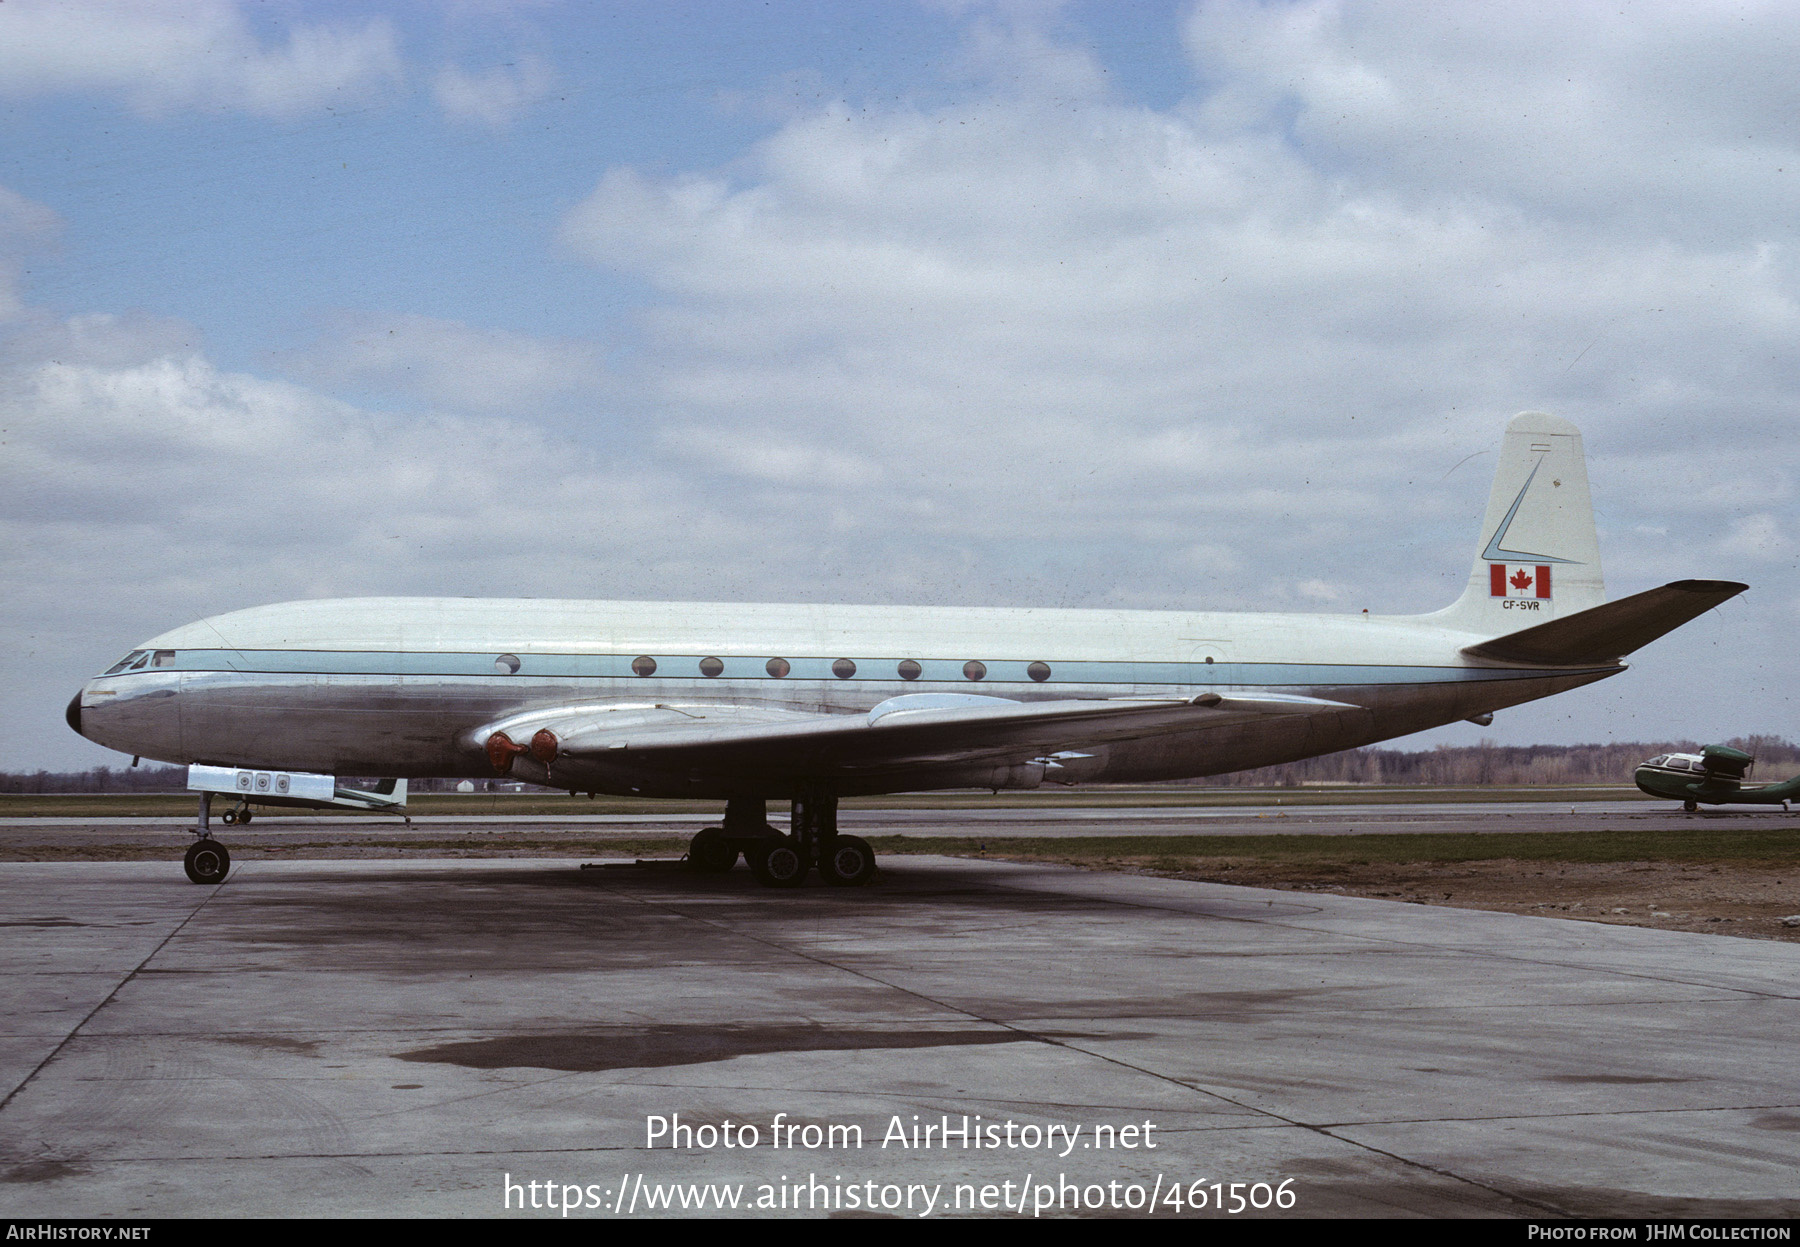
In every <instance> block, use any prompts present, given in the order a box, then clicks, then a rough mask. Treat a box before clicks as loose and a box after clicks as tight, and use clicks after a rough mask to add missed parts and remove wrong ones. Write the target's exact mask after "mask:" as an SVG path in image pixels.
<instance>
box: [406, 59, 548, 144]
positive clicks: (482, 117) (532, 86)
mask: <svg viewBox="0 0 1800 1247" xmlns="http://www.w3.org/2000/svg"><path fill="white" fill-rule="evenodd" d="M555 84H556V74H555V72H554V71H552V70H551V68H550V66H549V65H547V64H545V63H544V62H543V61H542V60H539V59H538V58H537V57H534V56H528V55H521V56H519V57H518V58H516V59H515V60H514V61H513V62H512V63H511V64H507V65H495V66H491V67H490V68H487V69H480V70H468V69H464V68H462V67H461V66H459V65H447V66H445V67H444V68H443V69H442V70H440V71H439V72H438V75H437V78H436V80H435V81H433V83H432V87H431V93H432V96H433V98H435V99H436V100H437V102H438V106H439V107H441V108H442V109H443V110H444V112H445V114H446V115H448V116H449V117H450V118H452V119H453V120H455V121H461V122H468V123H472V124H475V125H482V126H486V127H487V128H488V129H490V130H503V129H505V128H506V127H507V126H509V125H511V124H512V123H513V122H514V121H517V120H518V119H519V118H520V117H521V116H523V115H524V114H525V112H526V111H527V110H528V109H529V108H530V107H531V106H532V105H533V104H535V103H536V102H537V101H538V100H540V99H542V98H543V97H544V96H545V95H547V94H548V93H549V92H550V89H551V87H553V86H554V85H555Z"/></svg>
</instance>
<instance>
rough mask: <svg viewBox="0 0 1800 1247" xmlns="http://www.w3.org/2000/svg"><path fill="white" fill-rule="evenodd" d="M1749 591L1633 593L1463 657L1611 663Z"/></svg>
mask: <svg viewBox="0 0 1800 1247" xmlns="http://www.w3.org/2000/svg"><path fill="white" fill-rule="evenodd" d="M1749 587H1750V586H1749V585H1741V584H1738V583H1737V582H1736V581H1734V580H1677V581H1675V582H1674V583H1673V584H1666V585H1664V586H1662V588H1660V589H1650V590H1647V591H1645V592H1643V593H1634V594H1632V595H1631V596H1630V597H1628V598H1620V599H1619V600H1618V601H1617V602H1608V603H1606V604H1605V605H1604V606H1595V607H1590V608H1589V609H1587V610H1584V611H1581V612H1580V613H1579V614H1575V615H1568V616H1565V617H1564V618H1562V619H1553V620H1551V621H1550V622H1549V623H1543V624H1538V625H1537V626H1536V627H1535V628H1526V629H1525V630H1524V631H1522V632H1513V633H1509V634H1508V635H1506V636H1502V637H1495V638H1494V639H1493V640H1491V641H1483V642H1482V643H1481V644H1479V645H1471V646H1468V647H1467V648H1465V649H1464V650H1463V653H1464V654H1467V655H1468V656H1469V657H1470V658H1487V659H1492V660H1493V661H1495V662H1508V663H1515V662H1526V663H1538V664H1541V665H1543V666H1546V667H1578V666H1588V665H1591V664H1595V663H1607V662H1613V661H1615V660H1617V659H1619V658H1623V657H1624V656H1625V655H1626V654H1629V653H1631V652H1632V651H1633V650H1635V649H1639V648H1641V647H1643V646H1645V645H1648V644H1650V642H1652V641H1654V640H1655V639H1656V638H1657V637H1659V636H1661V635H1663V633H1665V632H1673V631H1674V630H1675V629H1676V628H1679V627H1680V626H1681V625H1682V624H1684V623H1686V622H1688V620H1690V619H1693V618H1695V617H1696V616H1699V615H1703V614H1705V613H1706V612H1707V611H1709V610H1711V609H1712V608H1713V607H1715V606H1717V605H1718V604H1719V603H1721V602H1723V601H1726V600H1727V599H1730V598H1734V597H1736V596H1737V595H1738V594H1740V593H1742V592H1743V591H1744V590H1745V589H1747V588H1749Z"/></svg>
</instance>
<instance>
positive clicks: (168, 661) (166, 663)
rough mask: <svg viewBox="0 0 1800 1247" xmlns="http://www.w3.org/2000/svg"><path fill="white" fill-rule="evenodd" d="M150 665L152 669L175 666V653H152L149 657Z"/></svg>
mask: <svg viewBox="0 0 1800 1247" xmlns="http://www.w3.org/2000/svg"><path fill="white" fill-rule="evenodd" d="M150 665H151V666H152V667H172V666H174V665H175V651H174V650H172V649H159V650H157V651H156V653H154V654H152V655H151V656H150Z"/></svg>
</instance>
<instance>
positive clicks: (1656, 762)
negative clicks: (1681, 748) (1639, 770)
mask: <svg viewBox="0 0 1800 1247" xmlns="http://www.w3.org/2000/svg"><path fill="white" fill-rule="evenodd" d="M1668 760H1669V755H1668V754H1666V753H1659V754H1657V755H1656V756H1655V757H1654V758H1651V759H1650V760H1649V761H1648V762H1646V763H1644V765H1645V766H1661V765H1662V764H1663V763H1665V762H1667V761H1668Z"/></svg>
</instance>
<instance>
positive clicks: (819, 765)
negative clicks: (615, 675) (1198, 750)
mask: <svg viewBox="0 0 1800 1247" xmlns="http://www.w3.org/2000/svg"><path fill="white" fill-rule="evenodd" d="M1344 713H1357V714H1365V713H1367V711H1365V710H1364V709H1363V707H1360V706H1356V705H1351V704H1349V703H1346V702H1336V701H1326V700H1323V699H1321V698H1316V697H1300V696H1293V695H1286V694H1266V693H1265V694H1257V695H1255V696H1246V697H1226V696H1222V695H1220V694H1217V693H1206V694H1202V695H1200V696H1198V697H1192V698H1108V699H1093V700H1061V701H1033V702H1021V701H1014V700H1012V699H1010V698H1005V697H987V696H980V695H976V694H968V693H912V694H906V695H903V696H899V697H893V698H889V699H888V700H887V701H884V702H882V703H880V704H879V705H877V706H875V707H874V708H873V709H871V710H868V711H865V712H858V713H849V714H810V713H804V712H797V711H783V710H773V709H768V708H764V707H745V706H732V705H709V704H698V705H674V704H657V705H644V704H641V703H640V704H636V705H617V706H600V707H585V708H583V707H567V708H564V709H560V710H552V711H538V712H532V713H527V714H523V715H518V716H514V717H513V718H511V719H508V720H505V721H502V722H500V723H496V724H494V725H492V726H491V727H490V728H484V729H482V732H483V733H485V734H486V736H485V739H486V740H492V739H493V737H494V735H495V734H504V735H505V736H506V738H507V740H508V741H509V742H518V744H517V745H515V746H514V748H515V749H518V751H519V752H526V751H527V750H526V749H525V748H524V742H525V741H526V740H527V739H529V740H530V741H531V742H532V744H531V746H530V748H529V752H530V753H531V755H532V756H533V757H534V758H536V759H537V760H538V761H539V762H543V763H546V764H547V765H549V766H550V769H551V773H552V776H553V777H554V776H557V775H565V774H567V773H568V772H569V770H570V768H571V767H572V768H574V769H576V770H580V769H586V768H588V767H600V768H603V769H610V768H612V767H622V766H632V767H644V768H648V769H652V770H685V769H687V768H688V767H690V766H697V765H704V766H705V767H707V768H708V769H709V770H717V769H725V770H738V769H745V770H749V769H754V770H774V771H786V770H789V769H793V768H797V767H804V768H805V769H806V770H807V771H809V772H811V773H817V772H818V771H819V770H821V769H824V770H837V771H840V772H871V771H891V770H906V769H913V768H918V767H924V766H946V765H960V764H969V765H979V764H983V763H995V764H1000V763H1011V762H1029V761H1032V760H1034V759H1037V758H1038V757H1039V755H1042V754H1045V753H1050V752H1054V751H1057V750H1073V749H1082V748H1088V747H1095V746H1104V745H1106V744H1110V743H1113V742H1116V741H1124V740H1138V739H1143V738H1145V737H1150V736H1158V735H1162V734H1165V733H1172V732H1183V733H1190V732H1193V731H1195V730H1197V729H1199V730H1204V729H1206V728H1211V727H1218V728H1225V727H1229V726H1233V725H1240V724H1243V723H1246V722H1254V721H1267V720H1273V719H1278V718H1282V719H1291V718H1293V717H1308V716H1315V715H1331V714H1344ZM545 732H548V733H550V734H551V735H552V737H553V740H552V741H550V742H545V741H544V739H543V733H545ZM488 750H489V756H490V757H496V754H495V751H494V749H493V747H492V746H491V745H490V746H488ZM498 760H499V759H498V758H496V761H498Z"/></svg>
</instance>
